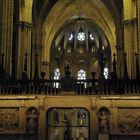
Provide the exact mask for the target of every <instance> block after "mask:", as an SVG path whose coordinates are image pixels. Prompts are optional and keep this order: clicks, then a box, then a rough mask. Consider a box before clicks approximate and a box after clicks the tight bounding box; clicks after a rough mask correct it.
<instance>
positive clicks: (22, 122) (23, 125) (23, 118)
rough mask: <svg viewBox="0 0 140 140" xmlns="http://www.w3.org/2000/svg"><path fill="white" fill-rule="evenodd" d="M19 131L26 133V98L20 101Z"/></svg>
mask: <svg viewBox="0 0 140 140" xmlns="http://www.w3.org/2000/svg"><path fill="white" fill-rule="evenodd" d="M19 131H20V132H21V133H26V107H25V100H21V101H20V112H19Z"/></svg>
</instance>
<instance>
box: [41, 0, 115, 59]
mask: <svg viewBox="0 0 140 140" xmlns="http://www.w3.org/2000/svg"><path fill="white" fill-rule="evenodd" d="M99 3H100V4H98V3H97V1H94V2H93V1H92V2H91V1H83V0H77V1H72V2H67V1H63V2H62V1H59V2H57V3H56V4H55V5H54V6H53V8H52V9H51V11H50V12H49V14H48V16H47V18H46V20H45V22H44V24H43V27H44V29H45V38H44V40H42V42H43V43H44V44H43V46H45V47H44V50H43V51H42V52H43V54H42V56H43V57H42V61H50V60H49V59H50V47H51V43H52V40H53V38H54V36H55V34H56V33H57V31H58V30H59V29H60V28H61V27H62V26H65V25H66V23H67V22H68V20H69V19H70V18H71V17H74V16H75V15H77V16H83V15H84V17H85V18H89V19H91V20H93V21H94V22H95V23H96V24H97V25H98V26H99V27H100V28H101V29H102V30H103V31H104V33H105V34H106V36H107V38H108V40H109V43H110V46H111V50H112V54H113V53H114V52H116V49H115V46H116V45H117V44H116V34H115V31H116V25H115V22H114V20H113V18H112V16H111V14H110V12H109V10H108V9H107V8H106V6H105V5H104V4H103V3H102V2H99ZM98 5H100V6H98ZM58 7H59V8H58ZM62 9H63V11H62ZM87 9H88V10H87ZM62 12H63V13H64V14H63V15H62V14H61V13H62Z"/></svg>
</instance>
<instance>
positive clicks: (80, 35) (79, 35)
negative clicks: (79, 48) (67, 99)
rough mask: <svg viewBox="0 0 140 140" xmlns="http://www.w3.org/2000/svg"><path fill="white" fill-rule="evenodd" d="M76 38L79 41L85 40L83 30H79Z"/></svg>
mask: <svg viewBox="0 0 140 140" xmlns="http://www.w3.org/2000/svg"><path fill="white" fill-rule="evenodd" d="M77 39H78V40H79V41H84V40H85V33H84V32H79V33H78V35H77Z"/></svg>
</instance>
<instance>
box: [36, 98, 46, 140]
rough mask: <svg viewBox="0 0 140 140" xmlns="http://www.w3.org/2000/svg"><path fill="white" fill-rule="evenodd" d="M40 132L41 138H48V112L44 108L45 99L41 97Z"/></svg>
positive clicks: (42, 139)
mask: <svg viewBox="0 0 140 140" xmlns="http://www.w3.org/2000/svg"><path fill="white" fill-rule="evenodd" d="M38 121H39V122H38V124H39V126H38V128H39V129H38V134H39V140H45V139H46V112H45V108H44V99H40V107H39V120H38Z"/></svg>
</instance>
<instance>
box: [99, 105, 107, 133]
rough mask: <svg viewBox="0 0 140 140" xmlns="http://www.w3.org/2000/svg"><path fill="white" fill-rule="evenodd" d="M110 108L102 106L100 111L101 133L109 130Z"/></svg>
mask: <svg viewBox="0 0 140 140" xmlns="http://www.w3.org/2000/svg"><path fill="white" fill-rule="evenodd" d="M109 115H110V113H109V110H108V109H107V108H100V109H99V111H98V120H99V131H100V133H108V132H109Z"/></svg>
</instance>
